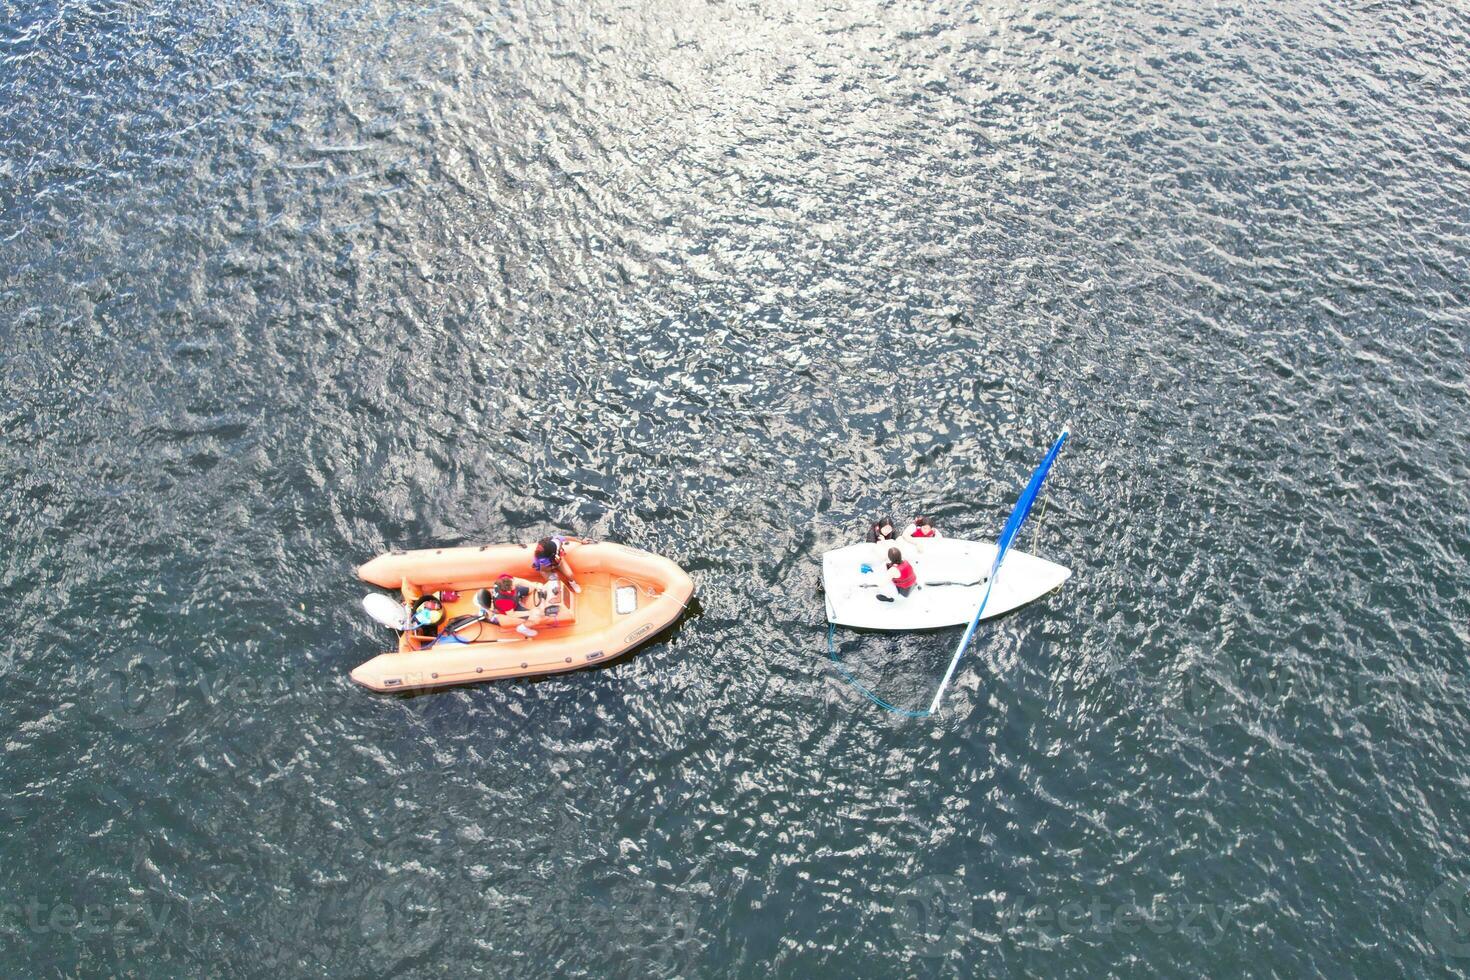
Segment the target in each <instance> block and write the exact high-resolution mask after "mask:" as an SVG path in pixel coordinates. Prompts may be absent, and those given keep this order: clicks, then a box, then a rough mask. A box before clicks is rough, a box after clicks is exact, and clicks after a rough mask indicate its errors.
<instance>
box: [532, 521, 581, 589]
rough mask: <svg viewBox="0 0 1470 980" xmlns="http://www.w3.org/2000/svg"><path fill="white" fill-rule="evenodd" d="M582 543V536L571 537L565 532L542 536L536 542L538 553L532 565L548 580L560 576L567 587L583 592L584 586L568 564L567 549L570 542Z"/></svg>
mask: <svg viewBox="0 0 1470 980" xmlns="http://www.w3.org/2000/svg"><path fill="white" fill-rule="evenodd" d="M582 543H583V539H582V538H570V537H567V536H566V535H564V534H553V535H552V536H551V537H549V538H542V539H541V540H540V541H537V542H536V554H535V555H534V556H533V557H532V558H531V567H532V568H534V569H535V570H536V571H537V572H539V573H540V574H541V575H542V576H543V577H545V579H546V580H547V581H548V582H550V581H552V580H553V579H555V578H557V577H558V576H560V577H561V579H562V580H563V581H565V582H566V583H567V588H569V589H571V590H572V591H573V592H581V591H582V587H581V586H580V585H578V584H577V581H576V579H574V578H572V570H571V568H570V567H569V566H568V565H567V558H566V550H567V546H568V545H570V544H582Z"/></svg>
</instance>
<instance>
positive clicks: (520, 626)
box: [489, 575, 541, 639]
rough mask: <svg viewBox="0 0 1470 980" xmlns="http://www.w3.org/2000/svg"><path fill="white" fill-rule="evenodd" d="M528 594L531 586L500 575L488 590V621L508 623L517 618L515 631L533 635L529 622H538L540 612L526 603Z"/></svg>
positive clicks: (534, 633)
mask: <svg viewBox="0 0 1470 980" xmlns="http://www.w3.org/2000/svg"><path fill="white" fill-rule="evenodd" d="M530 595H531V586H529V585H523V584H522V583H521V582H519V581H518V580H516V579H513V578H511V577H510V576H509V575H502V576H500V577H499V578H498V579H496V580H495V586H494V588H492V589H491V590H490V610H489V611H490V622H492V623H495V624H497V625H508V624H509V623H511V622H516V621H517V620H519V622H517V623H516V632H517V633H519V634H521V635H522V636H524V637H526V638H528V639H529V638H530V637H533V636H535V635H536V631H535V630H534V629H532V628H531V624H533V623H538V622H540V621H541V614H540V613H538V612H536V611H535V610H534V609H531V608H529V607H528V606H527V605H526V600H527V599H528V598H529V597H530ZM501 617H505V618H504V619H502V618H501Z"/></svg>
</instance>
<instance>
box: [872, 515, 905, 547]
mask: <svg viewBox="0 0 1470 980" xmlns="http://www.w3.org/2000/svg"><path fill="white" fill-rule="evenodd" d="M897 537H898V530H897V529H896V528H895V527H894V526H893V518H891V517H880V518H878V519H877V520H876V521H874V522H873V525H872V527H870V528H868V544H876V543H878V542H879V541H893V540H895V539H896V538H897Z"/></svg>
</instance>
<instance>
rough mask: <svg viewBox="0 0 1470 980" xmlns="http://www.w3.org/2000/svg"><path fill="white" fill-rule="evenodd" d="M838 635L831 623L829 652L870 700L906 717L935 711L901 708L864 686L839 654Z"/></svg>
mask: <svg viewBox="0 0 1470 980" xmlns="http://www.w3.org/2000/svg"><path fill="white" fill-rule="evenodd" d="M836 635H837V624H836V623H831V624H829V625H828V627H827V653H828V654H829V655H830V656H831V657H832V662H833V663H834V664H836V665H837V669H838V670H840V671H842V676H843V677H844V678H845V679H846V680H847V683H849V684H851V685H852V686H853V687H855V688H857V689H858V690H859V691H861V692H862V695H863V697H865V698H867V699H868V700H869V701H871V702H873V703H874V704H876V705H877V706H878V707H880V708H882V709H883V710H884V711H891V712H893V713H894V714H896V715H903V716H904V717H905V718H925V717H928V716H929V715H931V714H933V712H932V711H930V710H929V709H927V708H926V709H924V710H923V711H915V710H913V709H912V708H900V707H898V706H897V705H894V704H889V703H888V702H887V701H884V700H883V699H882V698H880V697H879V696H878V695H876V694H874V693H873V692H872V691H870V690H868V689H867V688H866V687H864V686H863V684H862V682H861V681H859V680H858V679H857V678H856V677H854V676H852V674H851V672H849V671H848V669H847V665H846V664H844V663H843V662H842V658H841V657H840V656H838V655H837V644H836V642H835V641H834V639H833V638H834V637H835V636H836Z"/></svg>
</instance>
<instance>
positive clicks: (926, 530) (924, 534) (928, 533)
mask: <svg viewBox="0 0 1470 980" xmlns="http://www.w3.org/2000/svg"><path fill="white" fill-rule="evenodd" d="M935 533H936V532H935V530H934V529H933V528H932V527H918V526H915V527H914V533H913V534H911V535H909V537H913V538H932V537H934V535H935Z"/></svg>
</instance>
